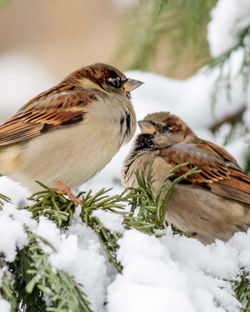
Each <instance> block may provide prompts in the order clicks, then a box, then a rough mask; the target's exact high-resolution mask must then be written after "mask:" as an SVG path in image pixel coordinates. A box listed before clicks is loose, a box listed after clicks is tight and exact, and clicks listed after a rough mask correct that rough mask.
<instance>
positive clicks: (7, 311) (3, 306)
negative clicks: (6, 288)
mask: <svg viewBox="0 0 250 312" xmlns="http://www.w3.org/2000/svg"><path fill="white" fill-rule="evenodd" d="M0 311H1V312H11V305H10V303H9V302H8V301H6V300H4V299H2V298H0Z"/></svg>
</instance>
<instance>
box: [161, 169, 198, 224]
mask: <svg viewBox="0 0 250 312" xmlns="http://www.w3.org/2000/svg"><path fill="white" fill-rule="evenodd" d="M187 164H188V163H184V164H181V165H179V166H176V167H175V168H174V169H173V170H171V171H173V172H172V175H173V174H174V172H175V171H176V170H178V169H180V168H181V167H183V166H186V165H187ZM171 171H170V172H171ZM199 172H201V170H198V169H197V167H194V168H192V169H190V170H189V171H188V172H186V173H185V174H183V175H181V176H179V177H178V178H176V179H174V181H173V182H172V183H171V185H170V186H169V188H168V189H167V191H166V194H165V196H164V198H163V200H162V202H161V205H160V207H159V214H158V221H159V224H160V225H163V222H164V219H165V216H166V214H167V205H168V201H169V197H170V195H171V194H172V192H173V190H174V187H175V186H176V185H177V184H178V183H179V182H181V181H182V180H184V179H186V178H187V177H188V176H190V175H192V174H195V173H199Z"/></svg>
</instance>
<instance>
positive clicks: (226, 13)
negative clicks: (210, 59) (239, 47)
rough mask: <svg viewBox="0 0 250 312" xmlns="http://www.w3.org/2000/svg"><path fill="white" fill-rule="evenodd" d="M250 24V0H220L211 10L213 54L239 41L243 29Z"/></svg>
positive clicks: (210, 44)
mask: <svg viewBox="0 0 250 312" xmlns="http://www.w3.org/2000/svg"><path fill="white" fill-rule="evenodd" d="M249 24H250V2H249V1H248V0H219V1H218V2H217V3H216V6H215V8H214V9H212V11H211V22H210V23H209V24H208V34H207V38H208V42H209V47H210V52H211V54H212V55H213V56H219V55H220V54H222V53H224V52H226V51H227V50H229V49H230V48H232V47H233V46H234V45H236V44H237V43H238V41H239V36H240V34H241V31H242V30H243V29H244V28H245V27H246V26H247V25H249Z"/></svg>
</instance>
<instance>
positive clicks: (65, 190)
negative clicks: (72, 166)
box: [52, 180, 81, 207]
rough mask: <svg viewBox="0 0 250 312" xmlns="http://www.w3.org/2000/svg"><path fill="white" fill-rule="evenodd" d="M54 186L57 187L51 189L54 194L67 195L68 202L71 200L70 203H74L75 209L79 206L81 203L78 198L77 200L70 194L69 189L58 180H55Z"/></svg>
mask: <svg viewBox="0 0 250 312" xmlns="http://www.w3.org/2000/svg"><path fill="white" fill-rule="evenodd" d="M54 183H55V185H56V186H57V188H54V187H53V188H52V190H53V191H54V192H56V193H57V194H63V195H67V196H68V198H69V199H70V200H72V202H73V203H74V205H75V207H77V206H78V205H80V204H81V201H80V199H79V198H77V197H76V196H75V195H74V194H73V193H72V192H71V189H70V188H69V187H68V186H67V185H65V184H64V183H62V182H61V181H59V180H55V181H54Z"/></svg>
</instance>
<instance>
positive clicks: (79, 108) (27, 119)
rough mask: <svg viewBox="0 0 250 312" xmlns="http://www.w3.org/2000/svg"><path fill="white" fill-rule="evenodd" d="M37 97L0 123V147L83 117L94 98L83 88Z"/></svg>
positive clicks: (77, 120) (52, 92)
mask: <svg viewBox="0 0 250 312" xmlns="http://www.w3.org/2000/svg"><path fill="white" fill-rule="evenodd" d="M51 90H52V91H51V93H48V91H47V95H46V96H41V95H43V94H44V93H43V94H41V95H40V96H37V97H36V98H34V99H33V100H31V101H30V102H28V103H27V104H26V105H24V106H23V108H21V110H19V112H18V113H17V114H16V115H14V116H13V117H12V118H11V119H9V120H8V121H7V122H5V123H4V124H3V125H1V126H0V146H6V145H10V144H14V143H17V142H21V141H24V140H28V139H31V138H33V137H35V136H38V135H40V134H42V133H44V132H47V131H52V130H55V129H57V128H59V127H62V126H66V125H70V124H73V123H76V122H79V121H81V120H83V114H84V112H85V111H86V109H85V106H86V104H87V103H88V102H89V101H90V100H93V95H92V94H89V95H88V94H86V92H83V91H66V90H65V91H64V90H63V91H61V90H58V89H57V91H61V92H57V93H56V92H55V89H51Z"/></svg>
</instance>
